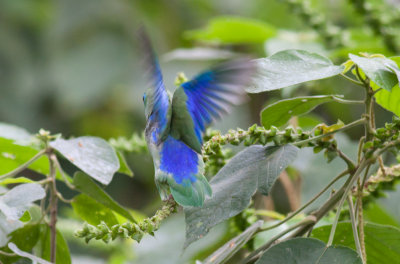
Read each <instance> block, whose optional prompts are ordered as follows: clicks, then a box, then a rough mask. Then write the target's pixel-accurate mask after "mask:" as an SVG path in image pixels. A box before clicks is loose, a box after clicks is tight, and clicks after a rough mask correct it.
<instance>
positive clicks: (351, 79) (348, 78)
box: [340, 73, 363, 86]
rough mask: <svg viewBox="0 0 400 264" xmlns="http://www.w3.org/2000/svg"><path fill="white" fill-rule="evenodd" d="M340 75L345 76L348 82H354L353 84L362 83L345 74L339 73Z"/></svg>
mask: <svg viewBox="0 0 400 264" xmlns="http://www.w3.org/2000/svg"><path fill="white" fill-rule="evenodd" d="M340 76H342V77H344V78H346V79H347V80H349V81H350V82H352V83H354V84H357V85H361V86H362V85H363V83H362V82H360V81H357V80H354V79H353V78H350V77H349V76H347V75H346V74H343V73H341V74H340Z"/></svg>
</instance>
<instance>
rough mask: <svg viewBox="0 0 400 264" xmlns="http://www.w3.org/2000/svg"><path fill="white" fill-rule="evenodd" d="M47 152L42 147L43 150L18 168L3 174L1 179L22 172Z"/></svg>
mask: <svg viewBox="0 0 400 264" xmlns="http://www.w3.org/2000/svg"><path fill="white" fill-rule="evenodd" d="M45 153H46V150H45V149H42V150H41V151H39V152H38V153H36V155H35V156H33V157H32V158H31V159H30V160H28V161H27V162H25V163H24V164H22V165H21V166H19V167H18V168H16V169H14V170H12V171H10V172H8V173H6V174H3V175H1V176H0V180H3V179H6V178H9V177H14V176H15V175H17V174H18V173H20V172H22V171H23V170H25V169H26V168H28V167H29V166H30V165H31V164H32V163H34V162H35V161H36V160H38V159H39V158H40V157H41V156H43V155H44V154H45Z"/></svg>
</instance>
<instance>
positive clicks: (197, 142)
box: [171, 59, 254, 153]
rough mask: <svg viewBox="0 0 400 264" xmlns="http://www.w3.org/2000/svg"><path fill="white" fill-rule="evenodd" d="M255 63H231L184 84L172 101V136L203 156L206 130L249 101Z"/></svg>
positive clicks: (217, 67) (244, 60)
mask: <svg viewBox="0 0 400 264" xmlns="http://www.w3.org/2000/svg"><path fill="white" fill-rule="evenodd" d="M253 69H254V63H253V62H251V61H250V60H248V59H238V60H233V61H228V62H225V63H222V64H219V65H218V66H216V67H214V68H212V69H211V70H209V71H205V72H203V73H201V74H199V75H197V76H196V77H195V78H194V79H193V80H191V81H188V82H185V83H183V84H182V85H181V86H180V87H179V88H178V89H177V90H176V91H175V93H174V96H173V99H172V124H171V134H172V135H173V136H174V137H175V138H179V139H181V140H182V141H183V142H185V143H186V144H187V145H188V146H189V147H191V148H192V149H194V150H195V151H196V152H198V153H201V146H202V143H203V139H202V136H203V133H204V131H205V129H206V127H207V126H208V125H209V124H210V123H212V122H213V121H214V120H216V119H220V118H221V117H222V115H223V114H226V113H228V112H229V110H230V109H231V107H232V106H233V105H237V104H240V103H242V102H244V101H245V100H246V98H247V97H246V94H245V91H244V88H245V86H246V85H248V84H249V82H250V78H251V73H252V72H253Z"/></svg>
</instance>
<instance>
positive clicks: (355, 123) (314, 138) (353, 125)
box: [293, 118, 366, 146]
mask: <svg viewBox="0 0 400 264" xmlns="http://www.w3.org/2000/svg"><path fill="white" fill-rule="evenodd" d="M365 122H366V119H365V118H361V119H358V120H356V121H353V122H351V123H349V124H347V125H344V126H342V127H341V128H339V129H336V130H334V131H331V132H328V133H325V134H322V135H319V136H315V137H312V138H309V139H305V140H301V141H298V142H294V143H293V145H295V146H299V145H303V144H305V143H308V142H312V141H314V140H317V139H321V138H324V137H326V136H329V135H332V134H335V133H337V132H340V131H344V130H347V129H349V128H352V127H355V126H358V125H362V124H365Z"/></svg>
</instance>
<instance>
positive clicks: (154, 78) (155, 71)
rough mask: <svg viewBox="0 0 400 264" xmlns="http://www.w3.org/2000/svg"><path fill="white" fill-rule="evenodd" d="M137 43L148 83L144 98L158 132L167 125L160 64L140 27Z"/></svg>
mask: <svg viewBox="0 0 400 264" xmlns="http://www.w3.org/2000/svg"><path fill="white" fill-rule="evenodd" d="M138 35H139V43H140V46H141V51H142V53H143V55H142V56H143V58H144V64H145V65H144V66H145V68H146V71H147V72H146V73H147V75H148V79H149V83H150V87H151V89H150V93H148V94H146V96H147V97H148V98H147V99H146V100H147V102H148V103H149V104H151V106H150V109H151V112H150V113H149V119H150V121H152V122H157V123H158V124H159V125H158V127H159V128H160V132H163V131H165V129H166V128H167V125H168V111H169V104H170V103H169V98H168V94H167V91H166V89H165V85H164V81H163V77H162V73H161V69H160V65H159V64H158V60H157V56H156V55H155V53H154V51H153V48H152V46H151V42H150V39H149V37H148V35H147V34H146V31H145V30H144V28H143V27H141V28H140V29H139V31H138Z"/></svg>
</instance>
